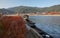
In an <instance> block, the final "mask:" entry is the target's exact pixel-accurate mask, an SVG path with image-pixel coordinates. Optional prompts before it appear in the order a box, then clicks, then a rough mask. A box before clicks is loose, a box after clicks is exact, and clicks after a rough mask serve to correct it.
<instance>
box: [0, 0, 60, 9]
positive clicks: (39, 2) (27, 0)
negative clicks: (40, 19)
mask: <svg viewBox="0 0 60 38" xmlns="http://www.w3.org/2000/svg"><path fill="white" fill-rule="evenodd" d="M58 4H60V0H0V8H9V7H16V6H32V7H49V6H53V5H58Z"/></svg>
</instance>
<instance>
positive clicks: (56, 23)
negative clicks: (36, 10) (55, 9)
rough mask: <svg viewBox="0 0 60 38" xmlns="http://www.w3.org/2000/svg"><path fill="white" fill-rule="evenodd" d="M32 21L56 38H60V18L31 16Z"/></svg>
mask: <svg viewBox="0 0 60 38" xmlns="http://www.w3.org/2000/svg"><path fill="white" fill-rule="evenodd" d="M30 20H32V21H33V22H35V23H36V26H37V27H38V28H40V29H42V30H44V31H45V32H47V33H49V34H50V35H52V36H53V37H54V38H60V16H30Z"/></svg>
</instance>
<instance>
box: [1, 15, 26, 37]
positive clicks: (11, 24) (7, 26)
mask: <svg viewBox="0 0 60 38" xmlns="http://www.w3.org/2000/svg"><path fill="white" fill-rule="evenodd" d="M0 22H2V24H3V26H4V34H3V36H1V38H26V33H27V29H26V26H25V22H24V21H23V19H22V17H20V16H3V17H2V18H1V19H0Z"/></svg>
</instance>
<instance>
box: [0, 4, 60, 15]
mask: <svg viewBox="0 0 60 38" xmlns="http://www.w3.org/2000/svg"><path fill="white" fill-rule="evenodd" d="M1 11H2V12H6V11H7V12H8V13H9V14H14V13H16V12H18V13H36V12H39V13H42V12H60V5H54V6H50V7H44V8H39V7H29V6H18V7H12V8H8V9H4V10H1V9H0V12H1Z"/></svg>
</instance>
